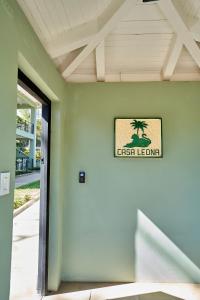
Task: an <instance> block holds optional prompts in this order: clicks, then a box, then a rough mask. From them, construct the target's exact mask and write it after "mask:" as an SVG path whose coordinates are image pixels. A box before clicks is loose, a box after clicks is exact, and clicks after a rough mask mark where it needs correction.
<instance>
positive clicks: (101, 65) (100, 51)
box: [95, 41, 105, 81]
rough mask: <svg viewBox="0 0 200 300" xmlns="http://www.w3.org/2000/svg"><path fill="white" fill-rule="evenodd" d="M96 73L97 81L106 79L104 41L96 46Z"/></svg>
mask: <svg viewBox="0 0 200 300" xmlns="http://www.w3.org/2000/svg"><path fill="white" fill-rule="evenodd" d="M95 54H96V73H97V81H105V45H104V41H102V42H101V43H100V44H99V45H98V46H97V47H96V51H95Z"/></svg>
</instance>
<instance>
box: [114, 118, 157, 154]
mask: <svg viewBox="0 0 200 300" xmlns="http://www.w3.org/2000/svg"><path fill="white" fill-rule="evenodd" d="M118 119H122V120H123V119H124V120H127V119H132V120H134V119H136V120H137V119H139V120H149V119H155V120H160V125H161V128H160V130H161V132H160V134H161V137H160V138H161V155H160V156H117V155H116V153H115V149H116V121H117V120H118ZM113 152H114V158H121V159H123V158H129V159H132V158H140V159H141V158H148V159H151V158H153V159H154V158H156V159H159V158H163V124H162V117H152V116H151V117H115V118H114V151H113Z"/></svg>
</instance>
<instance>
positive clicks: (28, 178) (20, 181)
mask: <svg viewBox="0 0 200 300" xmlns="http://www.w3.org/2000/svg"><path fill="white" fill-rule="evenodd" d="M37 180H40V172H33V173H31V174H28V175H21V176H17V177H16V178H15V187H19V186H21V185H24V184H28V183H30V182H34V181H37Z"/></svg>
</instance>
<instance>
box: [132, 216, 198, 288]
mask: <svg viewBox="0 0 200 300" xmlns="http://www.w3.org/2000/svg"><path fill="white" fill-rule="evenodd" d="M135 252H136V274H135V275H136V281H140V282H141V281H143V282H144V281H150V282H158V281H159V282H189V283H199V282H200V269H199V268H198V267H197V266H196V265H195V264H194V263H193V262H192V261H191V260H190V259H189V258H188V257H187V256H186V255H185V254H184V253H183V252H182V251H181V250H180V249H179V248H178V247H177V246H176V245H175V244H174V243H173V242H172V241H171V240H170V239H169V238H168V237H167V236H166V235H165V234H164V233H163V232H162V231H161V230H160V229H159V228H158V227H157V226H156V225H155V224H154V223H153V222H152V221H151V220H150V219H149V218H148V217H147V216H146V215H145V214H144V213H143V212H142V211H140V210H138V213H137V231H136V241H135ZM177 278H178V280H177Z"/></svg>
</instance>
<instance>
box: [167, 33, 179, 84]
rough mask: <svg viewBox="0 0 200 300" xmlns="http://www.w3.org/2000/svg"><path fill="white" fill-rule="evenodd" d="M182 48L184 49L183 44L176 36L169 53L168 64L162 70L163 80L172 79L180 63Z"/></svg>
mask: <svg viewBox="0 0 200 300" xmlns="http://www.w3.org/2000/svg"><path fill="white" fill-rule="evenodd" d="M182 48H183V43H182V42H181V40H180V39H179V38H178V37H177V36H175V37H174V38H173V41H172V45H171V47H170V50H169V53H168V55H167V58H166V62H165V64H164V66H163V68H162V78H163V80H170V79H171V77H172V75H173V73H174V70H175V67H176V64H177V62H178V59H179V57H180V54H181V51H182Z"/></svg>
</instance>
